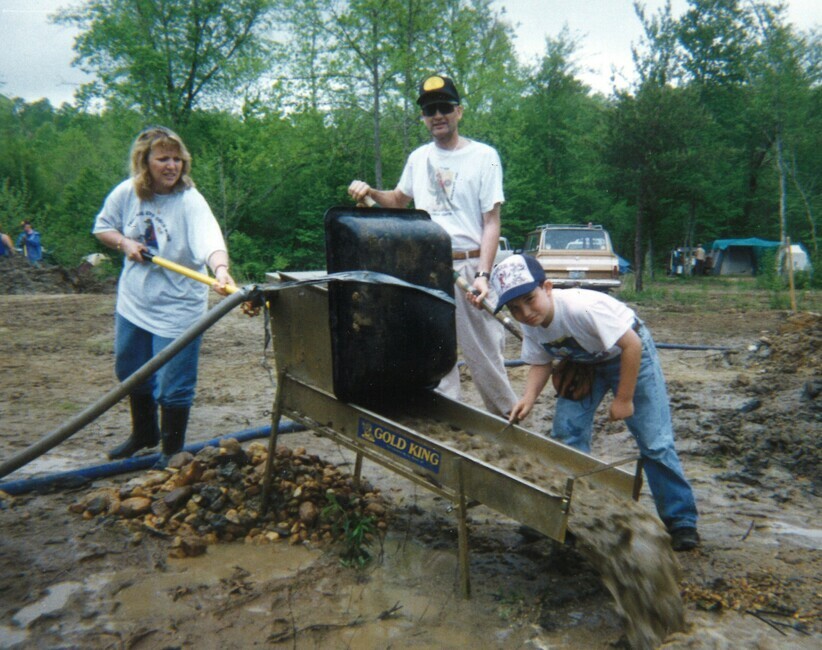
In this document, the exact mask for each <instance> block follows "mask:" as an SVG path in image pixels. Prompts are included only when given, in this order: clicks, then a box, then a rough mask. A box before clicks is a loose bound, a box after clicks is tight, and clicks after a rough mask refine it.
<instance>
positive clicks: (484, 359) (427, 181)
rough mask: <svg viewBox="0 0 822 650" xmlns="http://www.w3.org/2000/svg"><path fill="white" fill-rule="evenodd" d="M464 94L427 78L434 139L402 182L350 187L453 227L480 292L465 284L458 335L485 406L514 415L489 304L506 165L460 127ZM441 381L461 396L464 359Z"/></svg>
mask: <svg viewBox="0 0 822 650" xmlns="http://www.w3.org/2000/svg"><path fill="white" fill-rule="evenodd" d="M460 102H461V99H460V94H459V92H458V91H457V87H456V86H455V85H454V82H453V81H452V80H451V79H449V78H448V77H445V76H442V75H433V76H431V77H428V78H427V79H426V80H425V81H423V82H422V84H421V85H420V94H419V98H418V99H417V104H419V106H420V108H421V109H422V119H423V122H424V123H425V126H426V128H427V129H428V131H429V133H430V134H431V137H432V142H430V143H428V144H425V145H423V146H422V147H419V148H418V149H416V150H415V151H413V152H412V153H411V155H410V156H409V157H408V160H407V161H406V163H405V168H404V169H403V172H402V176H401V177H400V181H399V183H398V184H397V187H396V188H395V189H393V190H386V191H382V190H375V189H373V188H372V187H370V186H369V185H368V184H367V183H365V182H363V181H359V180H355V181H352V182H351V185H350V186H349V187H348V193H349V194H350V195H351V196H352V197H353V198H354V199H356V200H357V201H361V200H362V199H364V198H365V197H366V196H370V197H371V198H372V199H373V200H374V201H376V202H377V203H379V204H380V205H381V206H384V207H389V208H405V207H407V206H408V204H409V203H410V202H411V201H412V200H413V201H414V206H415V207H416V208H417V209H419V210H425V211H426V212H427V213H428V214H429V215H431V219H432V220H433V221H434V222H435V223H437V224H439V225H440V226H442V227H443V228H444V229H445V231H446V232H447V233H448V234H449V235H450V237H451V248H452V257H453V264H454V270H455V271H456V272H457V273H459V274H460V275H461V276H462V277H463V278H464V279H465V280H466V282H467V283H468V284H469V285H472V287H473V290H474V291H475V292H476V294H474V293H470V292H462V291H458V292H457V296H456V303H457V311H456V324H457V343H458V344H459V347H460V350H461V352H462V355H463V357H464V358H465V362H466V364H467V365H468V369H469V370H470V371H471V377H472V379H473V380H474V386H475V387H476V389H477V391H478V392H479V394H480V396H481V397H482V401H483V403H484V404H485V407H486V408H487V409H488V410H489V411H491V412H492V413H497V414H500V415H506V414H507V413H508V412H509V411H510V410H511V407H512V406H513V405H514V402H516V399H517V397H516V394H515V393H514V391H513V389H512V388H511V384H510V383H509V381H508V373H507V372H506V370H505V358H504V356H503V349H504V345H505V329H504V328H503V326H502V324H500V322H499V321H497V320H496V319H495V318H491V317H490V316H489V314H488V313H487V312H483V311H481V305H482V300H483V299H485V298H486V297H488V295H489V286H488V278H489V277H490V276H491V267H492V266H493V265H494V258H495V257H496V253H497V247H498V245H499V237H500V206H501V205H502V202H503V201H504V200H505V197H504V196H503V191H502V165H501V163H500V159H499V155H498V154H497V152H496V150H495V149H493V148H492V147H490V146H488V145H487V144H483V143H481V142H477V141H476V140H470V139H468V138H466V137H464V136H461V135H460V134H459V123H460V120H461V119H462V115H463V108H462V105H461V103H460ZM438 389H439V390H440V392H442V393H443V394H445V395H446V396H448V397H450V398H452V399H459V396H460V375H459V368H458V367H457V366H456V365H455V366H454V368H453V369H452V370H451V372H449V373H448V375H446V376H445V377H444V378H443V379H442V381H440V384H439V387H438Z"/></svg>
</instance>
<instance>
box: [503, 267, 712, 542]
mask: <svg viewBox="0 0 822 650" xmlns="http://www.w3.org/2000/svg"><path fill="white" fill-rule="evenodd" d="M491 286H492V288H493V290H494V291H495V292H496V294H497V295H498V296H499V300H498V303H497V311H499V310H500V309H502V308H503V307H504V306H507V307H508V309H509V311H510V312H511V314H512V316H513V317H514V318H516V319H517V320H518V321H519V322H520V323H522V324H523V328H522V329H523V343H522V355H521V356H522V360H523V361H525V362H526V363H528V364H531V368H530V370H529V372H528V378H527V382H526V386H525V393H524V394H523V396H522V399H520V400H519V401H518V402H517V403H516V404H515V405H514V408H513V409H512V411H511V415H510V420H511V421H512V422H513V421H517V420H522V419H523V418H525V417H526V416H527V415H528V414H529V413H530V412H531V409H532V408H533V406H534V403H535V402H536V399H537V397H538V396H539V394H540V392H541V391H542V389H543V388H544V387H545V384H546V383H547V382H548V379H549V378H550V377H551V373H552V365H551V362H552V361H554V360H560V361H561V360H563V359H569V360H572V361H574V362H579V363H583V364H592V365H593V379H592V382H591V392H590V394H588V395H586V396H584V397H582V398H581V399H578V400H575V399H571V398H570V397H569V398H565V397H559V396H558V397H557V405H556V411H555V414H554V422H553V430H552V432H551V437H553V438H555V439H557V440H559V441H560V442H562V443H564V444H567V445H569V446H571V447H574V448H575V449H578V450H580V451H583V452H586V453H588V452H590V449H591V429H592V427H593V421H594V413H595V411H596V409H597V407H598V406H599V404H600V402H602V400H603V398H604V397H605V393H606V392H607V391H608V390H611V391H613V393H614V400H613V402H612V403H611V405H610V409H609V415H610V418H611V419H612V420H625V423H626V424H627V426H628V429H629V430H630V431H631V433H632V434H633V436H634V438H635V439H636V441H637V444H638V446H639V449H640V453H641V455H642V459H643V466H644V469H645V475H646V477H647V479H648V485H649V487H650V489H651V494H652V495H653V498H654V503H655V504H656V509H657V512H658V513H659V516H660V518H661V519H662V522H663V523H664V524H665V526H666V528H667V529H668V532H669V533H670V535H671V546H672V547H673V549H674V550H675V551H688V550H691V549H693V548H695V547H696V546H697V545H698V544H699V534H698V533H697V530H696V520H697V510H696V503H695V501H694V495H693V491H692V490H691V486H690V485H689V484H688V481H687V479H686V478H685V475H684V473H683V471H682V466H681V465H680V462H679V457H678V456H677V453H676V449H675V448H674V433H673V424H672V422H671V414H670V409H669V405H668V394H667V390H666V387H665V379H664V377H663V375H662V369H661V367H660V365H659V359H658V357H657V353H656V347H655V346H654V342H653V339H652V338H651V333H650V332H649V331H648V329H647V328H646V327H645V326H644V325H643V323H642V321H640V320H639V319H638V318H637V317H636V314H635V313H634V312H633V311H632V310H631V309H630V308H629V307H628V306H627V305H625V304H623V303H621V302H620V301H618V300H616V299H615V298H612V297H611V296H609V295H607V294H605V293H601V292H599V291H589V290H586V289H564V290H563V289H556V290H554V289H553V287H552V285H551V282H550V281H548V280H546V279H545V272H544V271H543V269H542V267H541V266H540V264H539V262H538V261H537V260H536V259H534V258H533V257H530V256H526V255H512V256H511V257H509V258H508V259H506V260H503V261H502V262H500V264H498V265H497V266H496V268H495V269H494V270H493V272H492V273H491Z"/></svg>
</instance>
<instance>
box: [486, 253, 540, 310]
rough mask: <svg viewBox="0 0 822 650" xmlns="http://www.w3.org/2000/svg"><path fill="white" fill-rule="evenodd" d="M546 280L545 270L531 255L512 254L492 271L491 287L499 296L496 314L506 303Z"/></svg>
mask: <svg viewBox="0 0 822 650" xmlns="http://www.w3.org/2000/svg"><path fill="white" fill-rule="evenodd" d="M543 282H545V271H544V270H543V268H542V266H541V265H540V263H539V262H538V261H537V260H536V259H535V258H533V257H531V256H530V255H511V256H510V257H507V258H505V259H504V260H502V262H500V263H499V264H497V265H496V266H495V267H494V270H493V271H491V288H492V289H493V290H494V292H495V293H496V294H497V296H499V299H498V300H497V308H496V309H495V310H494V313H495V314H496V313H497V312H498V311H499V310H500V309H502V308H503V307H505V305H506V303H508V302H509V301H511V300H513V299H514V298H519V297H520V296H524V295H525V294H526V293H530V292H531V291H533V290H534V289H536V288H537V287H541V286H542V283H543Z"/></svg>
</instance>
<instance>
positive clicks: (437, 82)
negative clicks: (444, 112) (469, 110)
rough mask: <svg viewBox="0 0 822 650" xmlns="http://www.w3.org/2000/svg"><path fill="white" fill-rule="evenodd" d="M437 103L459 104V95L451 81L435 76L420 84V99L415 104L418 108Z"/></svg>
mask: <svg viewBox="0 0 822 650" xmlns="http://www.w3.org/2000/svg"><path fill="white" fill-rule="evenodd" d="M438 102H446V103H448V104H459V103H460V94H459V92H458V91H457V87H456V86H455V85H454V82H453V80H452V79H450V78H449V77H444V76H443V75H438V74H435V75H432V76H430V77H428V78H426V79H425V81H423V82H422V83H421V84H420V97H419V99H418V100H417V104H419V105H420V106H428V104H436V103H438Z"/></svg>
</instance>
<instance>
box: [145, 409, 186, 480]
mask: <svg viewBox="0 0 822 650" xmlns="http://www.w3.org/2000/svg"><path fill="white" fill-rule="evenodd" d="M189 411H191V409H190V408H188V407H187V406H184V407H179V406H164V407H162V410H161V413H162V418H161V419H162V423H161V432H162V433H161V435H162V439H163V447H162V452H161V453H160V457H159V458H158V459H157V462H156V463H154V468H155V469H165V468H166V466H167V465H168V461H169V460H170V459H171V457H172V456H173V455H174V454H176V453H177V452H179V451H182V449H183V444H184V443H185V440H186V429H187V428H188V414H189Z"/></svg>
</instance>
